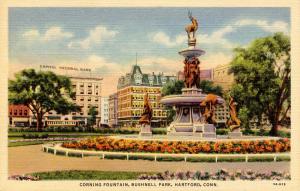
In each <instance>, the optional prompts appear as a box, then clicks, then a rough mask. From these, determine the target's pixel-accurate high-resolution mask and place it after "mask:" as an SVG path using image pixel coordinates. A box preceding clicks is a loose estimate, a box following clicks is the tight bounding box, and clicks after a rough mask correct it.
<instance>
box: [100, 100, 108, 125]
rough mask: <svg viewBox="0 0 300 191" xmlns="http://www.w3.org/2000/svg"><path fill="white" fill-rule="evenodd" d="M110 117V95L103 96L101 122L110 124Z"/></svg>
mask: <svg viewBox="0 0 300 191" xmlns="http://www.w3.org/2000/svg"><path fill="white" fill-rule="evenodd" d="M108 119H109V107H108V97H102V98H101V124H105V125H108Z"/></svg>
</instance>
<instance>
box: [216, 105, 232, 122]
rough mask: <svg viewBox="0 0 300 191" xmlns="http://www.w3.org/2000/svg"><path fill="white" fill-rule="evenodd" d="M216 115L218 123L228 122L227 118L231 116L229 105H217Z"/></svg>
mask: <svg viewBox="0 0 300 191" xmlns="http://www.w3.org/2000/svg"><path fill="white" fill-rule="evenodd" d="M215 117H216V122H217V123H219V124H220V123H226V121H227V119H229V117H230V113H229V107H228V105H217V107H216V112H215Z"/></svg>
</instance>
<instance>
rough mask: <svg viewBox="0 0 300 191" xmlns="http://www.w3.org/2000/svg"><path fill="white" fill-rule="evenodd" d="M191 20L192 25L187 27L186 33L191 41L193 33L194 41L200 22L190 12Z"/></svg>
mask: <svg viewBox="0 0 300 191" xmlns="http://www.w3.org/2000/svg"><path fill="white" fill-rule="evenodd" d="M188 15H189V19H190V20H191V21H192V24H189V25H187V26H186V27H185V31H186V32H187V35H188V39H190V38H191V37H190V34H191V33H193V39H194V38H195V32H196V31H197V29H198V22H197V20H196V19H195V18H194V17H193V16H192V12H190V11H189V12H188Z"/></svg>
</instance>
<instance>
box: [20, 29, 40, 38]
mask: <svg viewBox="0 0 300 191" xmlns="http://www.w3.org/2000/svg"><path fill="white" fill-rule="evenodd" d="M22 36H23V37H25V38H31V39H33V38H39V37H40V32H39V31H38V30H36V29H32V30H28V31H26V32H24V33H23V34H22Z"/></svg>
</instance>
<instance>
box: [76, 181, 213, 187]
mask: <svg viewBox="0 0 300 191" xmlns="http://www.w3.org/2000/svg"><path fill="white" fill-rule="evenodd" d="M79 186H80V187H217V183H216V182H131V183H129V182H81V183H79Z"/></svg>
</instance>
